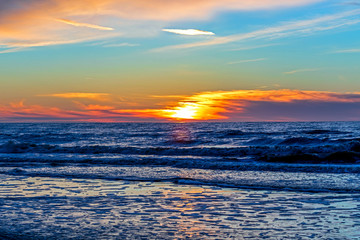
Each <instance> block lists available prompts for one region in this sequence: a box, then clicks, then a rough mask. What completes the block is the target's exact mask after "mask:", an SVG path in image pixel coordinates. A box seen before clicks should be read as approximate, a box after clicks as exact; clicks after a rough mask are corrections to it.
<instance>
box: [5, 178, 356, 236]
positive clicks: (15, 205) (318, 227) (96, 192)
mask: <svg viewBox="0 0 360 240" xmlns="http://www.w3.org/2000/svg"><path fill="white" fill-rule="evenodd" d="M0 180H1V184H0V193H1V197H0V203H1V205H0V232H1V233H2V234H3V236H5V237H9V238H11V237H14V238H36V239H38V238H39V239H186V238H189V239H190V238H191V239H219V238H220V239H229V238H234V239H242V238H269V239H282V238H284V237H287V238H296V239H300V238H310V237H311V238H317V239H326V238H331V239H344V238H353V239H354V238H357V237H360V235H359V233H358V231H357V229H358V226H359V225H360V220H359V219H360V216H359V211H358V210H359V207H360V195H359V194H350V193H349V194H348V193H342V194H334V193H299V192H286V191H284V192H281V191H271V190H241V189H231V188H220V187H214V186H192V185H179V184H174V183H166V182H131V181H107V180H96V179H64V178H45V177H41V178H40V177H24V176H23V177H21V176H7V175H1V176H0ZM0 237H2V235H0Z"/></svg>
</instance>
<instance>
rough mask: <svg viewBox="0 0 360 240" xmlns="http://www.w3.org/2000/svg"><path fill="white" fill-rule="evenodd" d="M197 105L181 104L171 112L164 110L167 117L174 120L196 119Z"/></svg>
mask: <svg viewBox="0 0 360 240" xmlns="http://www.w3.org/2000/svg"><path fill="white" fill-rule="evenodd" d="M199 107H200V106H199V105H198V104H196V103H182V104H181V106H179V107H176V108H175V109H171V110H164V112H166V113H168V114H167V117H169V118H174V119H188V120H190V119H197V118H198V117H199V116H197V115H198V114H199Z"/></svg>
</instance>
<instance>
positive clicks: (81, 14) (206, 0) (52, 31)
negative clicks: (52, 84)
mask: <svg viewBox="0 0 360 240" xmlns="http://www.w3.org/2000/svg"><path fill="white" fill-rule="evenodd" d="M319 1H322V0H292V1H288V0H278V1H268V0H267V1H264V0H243V1H234V0H223V1H218V0H197V1H194V0H182V1H169V0H146V1H145V0H132V1H130V0H128V1H118V0H81V1H68V0H41V1H30V0H29V1H23V0H12V1H0V16H1V18H0V44H3V45H6V46H8V47H14V46H16V45H17V46H19V45H22V46H49V45H55V44H72V43H74V42H80V41H86V40H87V39H89V38H93V39H103V38H111V37H113V36H112V35H105V33H104V34H101V36H100V35H99V33H98V31H97V30H105V31H110V30H112V31H113V32H116V33H117V34H118V35H125V36H134V35H135V36H148V35H149V34H153V35H154V34H158V33H159V32H160V31H161V28H162V27H163V26H164V25H165V24H167V23H169V22H170V21H176V20H187V21H188V20H194V19H197V20H199V19H208V18H210V17H212V16H214V13H216V12H217V11H218V10H219V9H222V10H242V11H245V10H246V11H251V10H258V9H279V8H286V7H296V6H301V5H306V4H312V3H316V2H319ZM54 17H55V18H56V20H55V21H54ZM69 18H71V20H69ZM74 19H75V20H76V21H75V20H74ZM109 22H111V23H112V25H111V27H108V26H103V23H109ZM134 23H136V24H134ZM154 24H155V25H156V26H155V27H154ZM73 26H76V27H77V28H76V29H75V28H74V27H73ZM149 26H151V28H152V29H151V31H149ZM149 32H151V33H149ZM197 33H200V32H197ZM20 43H21V44H20Z"/></svg>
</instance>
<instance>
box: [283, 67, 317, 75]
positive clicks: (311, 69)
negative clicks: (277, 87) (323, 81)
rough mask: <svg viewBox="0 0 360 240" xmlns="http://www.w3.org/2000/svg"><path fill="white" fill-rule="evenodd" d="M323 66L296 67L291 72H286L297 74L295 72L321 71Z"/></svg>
mask: <svg viewBox="0 0 360 240" xmlns="http://www.w3.org/2000/svg"><path fill="white" fill-rule="evenodd" d="M320 70H321V68H303V69H295V70H292V71H289V72H284V74H288V75H291V74H295V73H302V72H316V71H320Z"/></svg>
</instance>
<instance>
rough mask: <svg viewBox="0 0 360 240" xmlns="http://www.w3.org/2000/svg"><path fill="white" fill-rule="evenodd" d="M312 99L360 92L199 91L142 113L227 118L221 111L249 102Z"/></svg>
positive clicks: (353, 98) (357, 98)
mask: <svg viewBox="0 0 360 240" xmlns="http://www.w3.org/2000/svg"><path fill="white" fill-rule="evenodd" d="M295 101H313V102H340V103H341V102H343V103H354V102H360V94H359V93H347V94H341V93H334V92H320V91H300V90H288V89H284V90H268V91H266V90H234V91H216V92H204V93H198V94H195V95H193V96H189V97H186V98H184V99H182V100H181V101H179V102H178V103H177V104H176V105H175V106H170V107H167V108H166V109H158V110H148V111H147V112H143V113H145V114H150V115H154V116H157V117H162V118H167V119H174V120H210V119H226V118H227V117H226V116H225V115H223V114H224V113H227V112H230V111H234V109H235V111H237V112H241V111H243V109H244V108H245V107H246V106H248V105H249V103H251V102H279V103H291V102H295Z"/></svg>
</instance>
